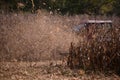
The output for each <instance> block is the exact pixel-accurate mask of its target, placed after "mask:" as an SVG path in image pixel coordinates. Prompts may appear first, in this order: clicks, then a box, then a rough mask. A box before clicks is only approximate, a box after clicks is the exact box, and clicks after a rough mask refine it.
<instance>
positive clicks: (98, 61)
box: [68, 25, 120, 72]
mask: <svg viewBox="0 0 120 80" xmlns="http://www.w3.org/2000/svg"><path fill="white" fill-rule="evenodd" d="M90 27H91V26H90ZM97 27H100V26H96V28H95V29H92V32H91V34H90V36H91V38H89V36H88V34H89V33H87V31H86V30H83V31H82V32H80V33H79V35H78V36H79V43H78V44H77V45H75V44H74V43H71V46H70V50H69V57H68V66H69V67H70V68H83V69H85V70H88V69H92V70H100V71H107V70H112V71H118V72H119V71H120V64H119V63H120V33H119V32H120V25H117V26H116V25H113V27H110V26H103V27H102V26H101V28H97Z"/></svg>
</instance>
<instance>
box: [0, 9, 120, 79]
mask: <svg viewBox="0 0 120 80" xmlns="http://www.w3.org/2000/svg"><path fill="white" fill-rule="evenodd" d="M92 18H93V16H88V15H75V16H67V15H65V16H60V15H57V14H55V15H50V14H49V13H47V12H45V11H42V12H41V11H38V13H37V14H31V13H24V14H23V13H19V14H17V13H9V14H0V80H120V77H119V76H118V75H116V74H114V73H112V72H110V74H105V73H104V72H103V73H102V72H99V71H96V72H94V71H90V72H89V71H88V72H86V71H84V70H83V69H79V70H76V69H73V70H71V69H70V68H68V67H67V65H66V55H67V54H68V53H69V48H70V43H71V42H74V43H75V44H77V43H78V42H79V40H78V39H79V38H80V37H78V36H77V35H76V34H75V33H74V32H73V31H72V29H71V28H72V27H73V26H76V25H78V24H79V23H81V22H83V21H84V20H86V19H92ZM97 19H113V21H114V25H116V24H117V25H120V23H119V19H118V18H117V17H109V18H108V17H105V16H102V17H101V16H99V17H97ZM118 29H119V28H118Z"/></svg>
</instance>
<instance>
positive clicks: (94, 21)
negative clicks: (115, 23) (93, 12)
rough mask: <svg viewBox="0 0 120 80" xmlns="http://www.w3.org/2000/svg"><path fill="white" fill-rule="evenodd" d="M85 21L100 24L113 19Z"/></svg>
mask: <svg viewBox="0 0 120 80" xmlns="http://www.w3.org/2000/svg"><path fill="white" fill-rule="evenodd" d="M85 23H98V24H102V23H104V24H105V23H112V21H111V20H87V21H86V22H85Z"/></svg>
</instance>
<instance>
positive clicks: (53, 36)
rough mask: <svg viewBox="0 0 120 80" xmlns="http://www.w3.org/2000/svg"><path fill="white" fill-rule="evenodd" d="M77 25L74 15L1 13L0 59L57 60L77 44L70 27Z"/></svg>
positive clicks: (77, 18)
mask: <svg viewBox="0 0 120 80" xmlns="http://www.w3.org/2000/svg"><path fill="white" fill-rule="evenodd" d="M75 18H76V19H75ZM74 20H75V21H74ZM77 20H78V21H77ZM78 22H79V17H76V16H74V19H73V17H67V16H60V15H50V14H49V13H47V12H42V13H41V12H39V14H30V13H24V14H22V13H21V14H20V13H19V14H16V13H12V14H0V25H1V26H0V60H2V61H6V60H8V61H10V60H12V59H13V60H14V59H16V60H22V61H39V60H41V59H44V60H46V59H53V58H54V59H58V58H59V57H60V56H59V53H67V52H68V49H69V46H70V42H72V41H76V38H75V36H74V34H72V31H71V26H73V25H74V24H76V23H78Z"/></svg>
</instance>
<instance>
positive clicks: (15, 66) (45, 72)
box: [0, 61, 120, 80]
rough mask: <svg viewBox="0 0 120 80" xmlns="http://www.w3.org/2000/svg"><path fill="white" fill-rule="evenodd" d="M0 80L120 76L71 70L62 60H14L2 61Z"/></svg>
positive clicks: (93, 79) (108, 79)
mask: <svg viewBox="0 0 120 80" xmlns="http://www.w3.org/2000/svg"><path fill="white" fill-rule="evenodd" d="M0 80H120V77H119V76H117V75H115V74H111V75H105V74H103V73H92V72H90V74H86V72H85V71H84V70H71V69H69V68H68V67H67V66H66V64H65V63H63V62H61V61H40V62H17V61H13V62H0Z"/></svg>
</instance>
